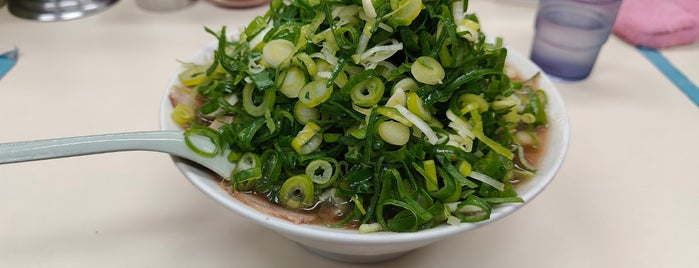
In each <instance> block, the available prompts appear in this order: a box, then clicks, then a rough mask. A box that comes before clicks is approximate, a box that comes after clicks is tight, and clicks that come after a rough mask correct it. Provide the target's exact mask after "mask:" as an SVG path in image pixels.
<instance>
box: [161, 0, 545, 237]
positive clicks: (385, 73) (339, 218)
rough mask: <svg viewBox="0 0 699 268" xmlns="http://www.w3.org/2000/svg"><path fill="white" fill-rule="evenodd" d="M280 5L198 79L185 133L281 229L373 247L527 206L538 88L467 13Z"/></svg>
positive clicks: (186, 70) (176, 96) (414, 7)
mask: <svg viewBox="0 0 699 268" xmlns="http://www.w3.org/2000/svg"><path fill="white" fill-rule="evenodd" d="M379 2H380V1H377V2H376V3H374V2H372V1H362V2H361V4H359V3H355V2H353V1H346V2H343V1H332V2H330V1H324V0H319V1H276V0H273V1H272V2H271V3H270V10H269V11H268V12H267V14H265V15H264V16H260V17H257V18H255V19H254V20H253V21H252V22H251V23H250V24H249V25H247V27H245V29H244V30H243V31H242V32H241V33H240V34H239V35H236V37H235V38H234V39H233V40H231V39H229V37H228V35H227V32H226V28H225V27H224V28H223V29H221V30H220V31H213V30H210V29H207V32H209V33H210V34H212V35H213V36H214V37H215V38H216V39H217V40H218V46H217V49H216V50H215V52H214V53H213V55H212V56H211V61H210V62H208V63H206V64H195V63H185V64H184V66H183V71H182V72H181V73H180V74H179V81H180V82H181V84H180V85H177V86H175V87H173V88H172V90H171V93H170V100H171V102H172V104H173V106H174V107H175V108H174V111H173V113H172V119H173V120H174V121H175V122H176V123H177V124H179V125H180V126H181V127H182V128H184V129H186V131H185V136H186V137H189V136H192V135H200V136H205V137H208V138H210V139H211V140H212V141H213V142H214V143H215V144H217V145H218V149H219V150H217V151H215V152H204V151H202V150H200V149H199V148H196V147H194V146H190V147H191V148H192V150H195V151H197V152H199V153H201V154H204V155H206V154H217V153H221V152H230V153H229V155H227V156H228V158H229V159H230V161H231V165H235V170H234V171H233V172H232V174H231V175H230V176H229V177H227V178H222V182H221V185H222V187H225V188H226V189H228V190H229V192H230V193H231V195H233V196H235V197H236V198H237V199H239V200H241V201H243V202H244V203H246V204H248V205H250V206H252V207H254V208H256V209H258V210H261V211H263V212H265V213H267V214H270V215H273V216H277V217H280V218H284V219H287V220H290V221H293V222H296V223H321V224H325V225H328V226H331V227H337V228H358V229H359V231H360V232H375V231H382V230H386V231H394V232H412V231H417V230H421V229H426V228H430V227H433V226H437V225H442V224H460V223H462V222H478V221H482V220H486V219H488V218H489V217H490V212H491V210H492V209H493V207H495V206H502V205H506V204H507V203H517V202H523V201H522V199H521V198H520V197H518V196H517V192H516V191H515V189H516V186H517V185H519V184H521V183H525V182H526V181H527V180H528V179H529V178H530V177H532V176H533V174H535V172H536V168H535V167H536V163H537V161H538V156H539V153H540V152H541V151H542V150H543V149H542V147H543V144H545V142H544V140H545V133H546V125H547V117H546V112H545V111H546V102H547V99H546V94H545V92H544V91H542V90H540V89H539V87H538V82H537V81H538V75H535V76H534V77H521V76H519V75H517V74H516V70H511V69H510V68H508V67H507V66H506V64H505V59H506V57H507V49H506V48H505V47H503V46H502V41H501V40H500V39H495V40H494V41H493V42H488V41H486V40H490V39H486V37H485V35H484V34H483V33H482V32H481V31H480V24H479V22H478V18H477V17H476V16H475V15H473V14H470V13H467V12H466V10H467V1H466V2H463V1H449V0H441V1H427V2H422V1H419V0H406V1H385V2H383V3H379Z"/></svg>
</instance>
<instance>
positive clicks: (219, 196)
mask: <svg viewBox="0 0 699 268" xmlns="http://www.w3.org/2000/svg"><path fill="white" fill-rule="evenodd" d="M215 48H216V42H212V43H209V44H207V45H206V46H204V47H203V48H202V49H200V50H199V51H197V52H196V54H195V55H194V56H193V57H191V58H190V62H199V63H203V62H201V61H204V62H205V61H207V60H210V56H209V55H210V53H212V52H213V50H214V49H215ZM507 50H508V55H507V63H508V65H511V66H513V67H514V68H515V69H517V71H518V72H519V73H520V74H521V75H522V76H524V77H531V76H533V75H534V74H536V73H537V72H538V73H540V74H541V77H540V78H539V85H540V88H542V89H543V90H544V91H545V92H546V93H547V99H548V107H547V115H548V116H549V119H550V120H549V131H552V130H554V129H555V130H557V131H555V132H550V133H549V136H548V137H547V143H548V144H547V146H548V148H547V149H546V152H545V153H544V154H543V155H542V156H543V157H542V159H541V160H540V161H541V162H545V163H546V167H548V168H547V169H540V170H539V171H538V172H537V173H536V175H535V176H534V178H532V180H531V181H528V182H527V183H526V186H527V187H526V188H525V190H523V191H522V192H520V191H519V189H518V194H519V196H520V197H521V198H522V199H523V200H524V202H523V203H514V204H507V205H502V206H498V207H495V208H493V212H492V213H491V217H490V218H489V219H487V220H484V221H481V222H476V223H461V224H459V225H455V226H452V225H448V224H442V225H440V226H436V227H433V228H429V229H424V230H419V231H416V232H407V233H396V232H389V231H381V232H373V233H359V232H358V231H357V230H355V229H342V228H329V227H326V226H323V225H320V224H296V223H293V222H290V221H287V220H284V219H280V218H276V217H274V216H270V215H267V214H264V213H262V212H260V211H257V210H256V209H254V208H252V207H249V206H247V205H246V204H244V203H243V202H241V201H239V200H237V199H236V198H234V197H232V196H231V195H230V194H229V193H228V192H227V191H225V190H224V189H222V188H221V187H220V186H219V180H218V179H216V178H214V176H212V175H211V174H210V173H209V172H208V171H207V170H206V169H205V168H202V167H199V166H198V165H196V164H194V163H192V162H190V161H188V160H186V159H182V158H179V157H176V156H172V159H173V162H174V163H175V165H176V167H177V168H178V169H179V170H180V172H181V173H182V174H183V175H184V176H185V177H186V178H187V180H189V181H190V183H192V184H193V185H194V186H195V187H196V188H198V189H199V190H200V191H202V192H203V193H204V194H206V195H207V196H208V197H210V198H212V199H213V200H215V201H216V202H218V203H219V204H221V205H223V206H224V207H226V208H228V209H230V210H232V211H234V212H236V213H237V214H239V215H242V216H244V217H245V218H247V219H249V220H252V221H254V222H256V223H259V224H262V225H263V226H265V227H267V228H270V229H273V230H276V231H279V232H282V233H286V234H292V235H294V236H300V237H305V238H311V239H316V240H323V241H332V242H341V243H343V244H374V245H379V244H392V243H401V242H414V241H423V240H430V239H432V240H433V239H438V238H441V237H446V236H449V235H453V234H456V233H461V232H465V231H469V230H474V229H477V228H480V227H482V226H485V225H488V224H490V223H493V222H495V221H498V220H500V219H502V218H504V217H506V216H507V215H509V214H511V213H513V212H515V211H517V210H519V209H520V208H522V207H523V206H524V205H526V204H528V203H530V202H531V201H532V200H533V199H534V198H535V197H537V196H538V195H539V194H540V193H541V192H542V191H543V190H544V189H545V188H546V187H547V186H548V185H549V184H550V183H551V181H552V180H553V178H554V177H555V175H556V173H557V172H558V170H559V169H560V167H561V165H562V164H563V161H564V159H565V155H566V153H567V150H568V144H569V138H570V126H569V119H568V116H567V112H566V108H565V104H564V103H563V99H562V97H561V95H560V93H559V91H558V89H557V88H556V87H555V86H554V84H553V83H552V81H551V79H549V78H548V76H546V74H545V73H544V72H543V71H542V70H541V69H540V68H539V67H538V66H536V64H534V63H533V62H531V61H530V60H529V59H527V58H525V57H524V56H522V54H520V53H518V52H517V51H515V50H513V49H511V48H510V47H507ZM207 57H209V58H207ZM181 71H182V67H180V68H179V69H178V70H177V72H176V73H175V74H174V75H173V78H172V79H171V80H170V83H169V84H168V87H167V88H166V90H165V92H164V93H163V96H162V98H161V107H160V129H161V130H174V129H179V128H178V127H177V125H175V123H174V122H172V119H170V113H171V111H172V105H171V103H170V100H169V98H168V94H169V92H170V90H171V88H172V87H173V86H175V85H178V84H179V81H178V79H177V73H179V72H181ZM551 133H553V134H556V135H553V136H552V135H550V134H551ZM552 139H553V140H552ZM554 140H555V143H556V145H557V146H555V147H551V146H550V145H551V144H550V143H553V142H554ZM540 164H541V163H540ZM520 189H521V188H520Z"/></svg>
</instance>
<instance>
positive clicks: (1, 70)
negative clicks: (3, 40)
mask: <svg viewBox="0 0 699 268" xmlns="http://www.w3.org/2000/svg"><path fill="white" fill-rule="evenodd" d="M18 56H19V49H17V48H16V47H15V49H13V50H10V51H7V52H5V53H2V54H0V79H2V77H3V76H5V74H6V73H7V72H9V71H10V69H12V67H13V66H15V62H17V57H18Z"/></svg>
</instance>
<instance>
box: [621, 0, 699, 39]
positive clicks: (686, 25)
mask: <svg viewBox="0 0 699 268" xmlns="http://www.w3.org/2000/svg"><path fill="white" fill-rule="evenodd" d="M614 34H616V35H617V36H619V37H620V38H621V39H624V40H626V41H627V42H629V43H631V44H634V45H638V46H643V47H650V48H663V47H671V46H678V45H686V44H691V43H694V41H696V40H697V39H699V0H624V1H623V2H622V4H621V8H620V10H619V15H617V19H616V23H615V24H614Z"/></svg>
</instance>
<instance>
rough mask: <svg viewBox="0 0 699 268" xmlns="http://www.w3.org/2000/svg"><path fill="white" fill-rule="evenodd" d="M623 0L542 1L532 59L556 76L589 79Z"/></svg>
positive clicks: (567, 78) (540, 0)
mask: <svg viewBox="0 0 699 268" xmlns="http://www.w3.org/2000/svg"><path fill="white" fill-rule="evenodd" d="M621 1H622V0H539V8H538V11H537V16H536V23H535V28H536V33H535V36H534V41H533V44H532V51H531V59H532V61H534V62H535V63H536V64H537V65H539V67H541V69H542V70H543V71H544V72H546V73H547V74H548V75H549V76H552V77H553V78H558V79H560V80H567V81H579V80H583V79H585V78H587V77H588V76H589V75H590V72H591V71H592V67H593V66H594V64H595V62H596V61H597V56H598V55H599V52H600V49H601V48H602V46H603V45H604V43H605V42H606V41H607V39H608V37H609V35H610V33H611V32H612V26H614V21H615V20H616V15H617V13H618V11H619V7H620V6H621Z"/></svg>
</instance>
